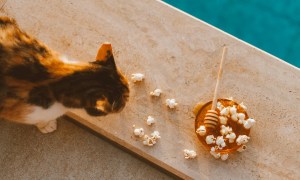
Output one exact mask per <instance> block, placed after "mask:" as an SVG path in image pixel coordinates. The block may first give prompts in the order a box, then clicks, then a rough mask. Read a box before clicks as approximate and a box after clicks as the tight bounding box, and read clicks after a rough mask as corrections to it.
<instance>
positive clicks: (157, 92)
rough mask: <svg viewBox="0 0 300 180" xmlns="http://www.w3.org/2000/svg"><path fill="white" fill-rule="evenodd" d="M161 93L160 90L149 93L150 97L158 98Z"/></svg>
mask: <svg viewBox="0 0 300 180" xmlns="http://www.w3.org/2000/svg"><path fill="white" fill-rule="evenodd" d="M161 93H162V91H161V89H155V90H154V91H153V92H150V95H151V96H156V97H159V96H160V94H161Z"/></svg>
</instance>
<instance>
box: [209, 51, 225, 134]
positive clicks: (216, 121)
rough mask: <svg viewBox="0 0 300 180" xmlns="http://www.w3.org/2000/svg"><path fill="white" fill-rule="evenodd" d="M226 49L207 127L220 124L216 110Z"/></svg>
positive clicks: (213, 127) (214, 126)
mask: <svg viewBox="0 0 300 180" xmlns="http://www.w3.org/2000/svg"><path fill="white" fill-rule="evenodd" d="M226 51H227V47H226V46H224V47H223V53H222V58H221V63H220V68H219V73H218V78H217V84H216V88H215V92H214V98H213V102H212V106H211V109H210V110H208V111H207V113H206V115H205V117H204V126H205V127H206V128H212V129H215V128H216V126H217V125H218V124H219V115H218V112H217V111H216V107H217V101H218V90H219V83H220V80H221V77H222V73H223V62H224V58H225V53H226Z"/></svg>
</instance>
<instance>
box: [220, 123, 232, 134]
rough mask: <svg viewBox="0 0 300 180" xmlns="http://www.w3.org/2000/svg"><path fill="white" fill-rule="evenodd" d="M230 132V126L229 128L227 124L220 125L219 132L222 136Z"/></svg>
mask: <svg viewBox="0 0 300 180" xmlns="http://www.w3.org/2000/svg"><path fill="white" fill-rule="evenodd" d="M230 132H232V128H231V127H229V126H227V127H226V126H224V125H222V126H221V130H220V133H221V134H222V135H223V136H225V135H227V134H228V133H230Z"/></svg>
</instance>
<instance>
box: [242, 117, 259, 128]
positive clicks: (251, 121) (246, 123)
mask: <svg viewBox="0 0 300 180" xmlns="http://www.w3.org/2000/svg"><path fill="white" fill-rule="evenodd" d="M255 122H256V121H255V120H254V119H252V118H249V119H248V120H246V121H244V128H246V129H250V128H251V127H252V126H253V125H254V124H255Z"/></svg>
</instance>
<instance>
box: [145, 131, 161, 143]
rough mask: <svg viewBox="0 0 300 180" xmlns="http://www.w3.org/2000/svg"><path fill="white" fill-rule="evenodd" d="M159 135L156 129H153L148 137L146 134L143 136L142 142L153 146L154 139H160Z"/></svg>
mask: <svg viewBox="0 0 300 180" xmlns="http://www.w3.org/2000/svg"><path fill="white" fill-rule="evenodd" d="M160 138H161V137H160V135H159V132H158V131H154V132H153V133H151V136H150V137H149V136H148V135H145V136H144V141H143V144H144V145H145V146H153V145H154V144H156V140H157V139H160Z"/></svg>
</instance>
